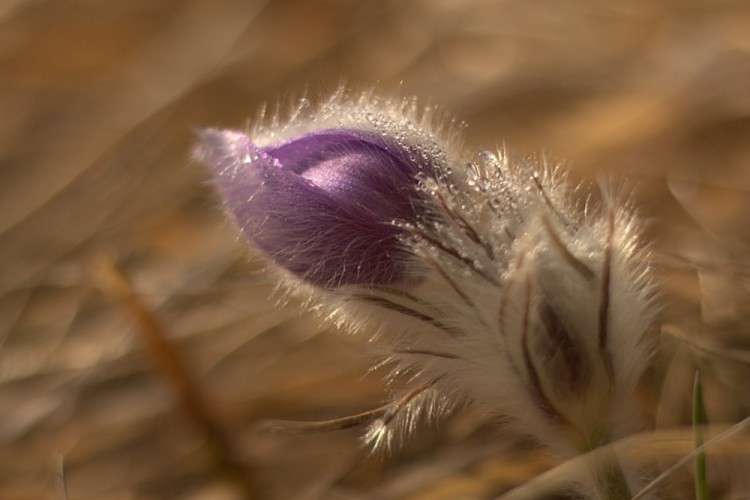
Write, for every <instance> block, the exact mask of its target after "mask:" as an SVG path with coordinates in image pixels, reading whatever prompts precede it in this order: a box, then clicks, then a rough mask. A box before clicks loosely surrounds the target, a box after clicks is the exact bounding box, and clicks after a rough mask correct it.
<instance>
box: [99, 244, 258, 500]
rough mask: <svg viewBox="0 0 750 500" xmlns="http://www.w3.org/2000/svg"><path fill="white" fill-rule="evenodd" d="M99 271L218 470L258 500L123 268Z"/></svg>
mask: <svg viewBox="0 0 750 500" xmlns="http://www.w3.org/2000/svg"><path fill="white" fill-rule="evenodd" d="M96 270H97V273H96V276H97V278H98V281H99V283H100V286H101V288H102V289H103V290H104V291H105V292H106V293H107V294H108V295H110V296H112V297H113V298H114V299H115V300H116V301H117V302H118V303H119V304H120V305H122V307H123V308H124V309H125V310H126V311H127V312H128V314H129V315H130V316H132V317H133V318H134V319H135V320H136V323H137V325H138V327H139V328H138V329H137V331H138V332H139V333H140V337H141V341H142V342H143V344H144V347H145V348H146V350H147V352H148V353H149V355H150V356H151V358H152V361H153V362H154V364H155V366H156V368H157V369H158V371H159V372H160V373H161V375H162V376H163V377H164V379H165V380H166V381H167V383H168V384H169V386H170V387H171V388H172V390H173V391H174V393H175V394H176V395H177V397H178V399H179V402H180V404H181V406H182V408H183V410H184V412H185V414H186V415H187V416H188V418H190V420H192V422H193V424H194V425H195V426H196V427H197V428H198V429H199V430H200V431H201V433H202V434H203V435H204V437H205V439H206V443H207V444H208V448H209V450H210V452H211V453H212V455H213V458H214V461H215V466H216V468H217V469H218V470H219V471H220V472H223V473H225V474H226V475H227V476H228V477H230V478H231V479H232V480H233V482H234V483H235V484H236V485H237V487H238V488H239V489H240V490H241V491H242V494H243V496H244V498H247V499H251V498H255V497H256V495H255V492H256V491H257V488H256V487H255V482H254V481H253V479H252V474H251V471H250V468H249V467H248V465H247V463H246V462H245V461H243V460H242V459H240V458H239V457H238V454H237V452H236V451H235V449H234V447H233V446H232V445H231V442H230V440H229V438H228V436H227V434H226V432H225V430H224V429H223V428H222V426H221V425H220V424H219V422H217V420H216V419H215V417H214V416H213V415H212V414H211V412H210V411H209V405H208V403H207V401H206V399H205V397H204V395H203V394H202V393H201V391H200V389H199V387H198V385H197V384H196V382H195V380H194V379H193V376H192V374H191V373H190V370H189V369H188V367H187V364H186V363H185V361H184V360H183V359H182V357H181V356H180V355H179V353H178V352H177V351H176V350H175V348H174V346H173V345H172V344H171V343H170V342H169V341H168V340H167V335H166V332H165V328H164V326H163V325H162V324H161V322H160V321H159V320H158V318H157V317H156V315H155V314H154V313H153V312H152V310H151V309H150V308H149V307H148V306H147V305H146V304H145V303H144V302H143V300H142V299H141V298H140V297H139V296H138V295H137V294H136V293H135V291H134V290H133V288H132V286H131V285H130V283H129V281H128V279H127V277H126V275H125V273H124V271H123V270H122V268H121V267H119V266H118V265H117V264H116V263H115V262H114V261H113V260H112V259H108V258H102V259H101V260H100V261H99V262H98V265H97V269H96Z"/></svg>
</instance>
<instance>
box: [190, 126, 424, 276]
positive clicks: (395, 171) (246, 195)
mask: <svg viewBox="0 0 750 500" xmlns="http://www.w3.org/2000/svg"><path fill="white" fill-rule="evenodd" d="M202 139H203V143H202V145H201V146H200V147H199V149H198V156H199V158H200V159H202V160H203V161H204V162H206V163H207V164H210V165H211V166H212V167H213V169H214V174H215V177H216V184H217V186H218V188H219V191H220V193H221V195H222V197H223V198H224V201H225V204H226V205H227V207H228V208H229V210H230V212H231V213H232V215H233V216H234V218H235V220H236V221H237V223H238V224H239V226H240V227H241V228H242V230H243V231H244V232H245V234H246V235H247V236H248V237H249V239H250V240H251V241H252V242H253V244H255V245H256V246H257V247H258V248H259V249H260V250H262V251H263V252H264V253H266V254H267V255H268V256H269V257H270V258H271V259H273V260H274V261H275V262H276V263H278V264H280V265H282V266H283V267H285V268H287V269H288V270H290V271H291V272H293V273H294V274H296V275H298V276H300V277H302V278H303V279H305V280H307V281H309V282H311V283H313V284H316V285H319V286H341V285H345V284H355V283H357V284H364V283H379V284H388V283H393V282H397V281H401V280H403V279H405V277H406V276H405V273H406V268H405V261H406V260H407V258H408V253H407V252H406V251H405V249H404V248H403V246H402V244H401V241H400V238H399V237H400V235H401V234H402V232H403V230H402V229H400V228H398V227H397V226H395V225H394V224H393V221H394V220H402V221H414V220H415V218H416V212H415V208H414V200H415V199H416V197H417V196H419V195H418V194H417V190H416V181H415V179H414V175H415V174H416V173H417V171H418V167H417V166H415V165H414V164H412V163H408V162H405V161H403V160H402V159H401V158H399V156H398V153H396V152H394V150H392V149H389V148H388V147H387V146H385V145H384V144H383V143H382V142H377V141H375V140H368V139H367V138H366V137H365V136H361V135H359V134H357V133H354V132H348V131H328V132H319V133H316V134H310V135H306V136H303V137H301V138H299V139H296V140H293V141H289V142H287V143H284V144H281V145H276V146H271V147H267V148H263V149H261V148H258V147H256V146H255V145H253V144H252V142H251V141H250V139H249V138H248V137H247V136H246V135H244V134H240V133H237V132H230V131H216V130H209V131H205V132H203V134H202Z"/></svg>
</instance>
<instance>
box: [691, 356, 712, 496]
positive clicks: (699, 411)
mask: <svg viewBox="0 0 750 500" xmlns="http://www.w3.org/2000/svg"><path fill="white" fill-rule="evenodd" d="M705 423H706V409H705V407H704V405H703V383H702V382H701V372H700V370H696V372H695V379H694V380H693V436H694V440H695V447H696V448H699V447H700V446H702V445H703V426H704V425H705ZM695 498H696V500H709V494H708V477H707V475H706V454H705V453H704V452H700V453H697V454H696V455H695Z"/></svg>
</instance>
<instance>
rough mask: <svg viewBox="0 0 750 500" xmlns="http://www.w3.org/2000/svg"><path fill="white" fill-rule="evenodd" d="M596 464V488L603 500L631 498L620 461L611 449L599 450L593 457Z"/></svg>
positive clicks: (625, 499)
mask: <svg viewBox="0 0 750 500" xmlns="http://www.w3.org/2000/svg"><path fill="white" fill-rule="evenodd" d="M594 459H595V460H596V463H594V464H592V465H593V466H594V471H595V472H594V473H595V475H596V486H597V488H598V489H599V492H600V493H601V498H603V499H605V500H627V499H630V498H632V497H633V494H632V493H631V491H630V487H629V486H628V481H627V479H626V478H625V473H624V472H623V470H622V466H621V465H620V461H619V460H618V459H617V455H616V454H615V451H614V450H613V449H612V448H611V447H606V448H605V449H603V450H601V453H596V454H595V455H594Z"/></svg>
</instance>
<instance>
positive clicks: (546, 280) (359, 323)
mask: <svg viewBox="0 0 750 500" xmlns="http://www.w3.org/2000/svg"><path fill="white" fill-rule="evenodd" d="M436 121H437V120H436V119H435V118H434V116H433V115H432V114H431V113H430V112H429V111H428V112H423V113H418V112H417V110H416V107H415V106H414V104H413V101H388V100H379V99H375V98H372V97H370V96H364V97H362V98H360V99H358V100H352V99H347V98H345V97H341V96H337V97H336V98H335V99H332V100H331V101H330V102H328V103H327V104H325V105H323V106H322V107H321V108H319V109H317V110H315V111H312V112H300V113H294V115H293V117H292V118H291V119H290V120H289V122H288V123H287V124H285V125H279V124H278V123H276V124H272V125H271V126H269V127H267V128H263V127H259V128H257V129H256V130H254V131H252V132H250V133H248V134H245V133H241V132H230V131H217V130H208V131H206V132H204V133H203V135H202V143H201V145H200V146H199V148H198V153H197V154H198V157H199V158H200V159H201V160H202V161H204V162H205V163H207V164H208V165H209V166H210V167H211V168H212V171H213V173H214V178H215V182H216V185H217V186H218V189H219V192H220V194H221V195H222V198H223V200H224V202H225V205H226V206H227V208H228V209H229V213H230V214H231V215H232V216H233V218H234V219H235V221H237V223H238V225H239V226H240V228H241V229H242V230H243V232H244V233H245V234H246V235H247V236H248V238H249V240H250V242H251V243H252V244H253V245H254V246H256V247H257V248H258V249H260V250H261V251H262V252H264V253H265V254H266V255H267V256H268V257H269V258H270V260H271V261H272V262H274V263H275V264H277V265H279V266H281V267H282V268H285V269H286V270H287V271H290V273H287V274H288V276H289V279H288V282H287V287H288V288H289V289H290V290H292V291H294V290H297V289H299V288H300V287H298V286H297V285H298V284H299V283H305V284H307V285H313V286H312V287H310V286H304V287H301V288H302V289H303V290H304V292H305V293H308V294H312V299H313V301H312V302H313V303H315V299H316V298H317V299H318V301H317V302H318V303H319V304H321V307H319V308H318V309H319V310H322V311H324V313H325V314H326V317H327V318H330V319H333V321H335V322H336V323H338V324H339V326H341V327H343V328H345V329H348V330H351V331H354V332H366V333H367V334H368V335H370V336H371V338H372V339H373V342H371V344H370V345H372V346H373V347H374V348H375V349H376V350H377V352H379V353H380V354H382V355H383V357H384V358H385V363H390V364H391V365H392V366H393V373H394V375H401V374H405V375H406V378H407V379H408V380H410V381H411V383H412V384H413V385H412V387H411V388H409V389H407V390H405V391H404V392H403V393H401V394H399V395H396V397H395V399H394V403H393V404H392V405H390V406H389V407H388V408H387V409H386V410H385V411H384V412H383V413H382V414H380V416H379V418H378V419H376V420H374V421H373V422H372V423H371V425H370V428H369V431H368V433H367V437H366V439H367V440H368V441H369V442H370V443H371V444H372V445H373V446H375V447H387V446H388V445H390V444H391V443H392V442H393V440H394V438H396V437H397V436H398V435H399V434H400V433H401V432H402V431H404V430H410V429H412V428H414V427H415V423H416V420H415V418H414V417H415V416H416V415H417V414H418V413H420V412H424V411H427V412H428V413H431V414H433V415H441V414H444V413H446V412H447V411H448V410H450V409H451V408H452V407H454V406H456V405H457V403H459V402H460V403H463V402H469V403H473V404H475V405H477V406H479V407H481V408H483V409H484V410H485V411H486V412H487V413H489V414H490V415H492V416H494V417H498V418H500V419H502V421H503V422H505V423H506V425H508V426H509V427H511V428H514V429H516V430H517V431H519V432H521V433H523V434H526V435H528V436H532V437H534V438H536V439H537V440H538V441H539V442H540V443H543V444H545V445H547V446H549V447H550V448H553V449H555V450H557V451H558V452H561V453H563V454H569V455H572V454H576V453H579V452H583V451H588V450H591V449H594V448H596V447H598V446H600V445H603V444H606V443H608V442H611V441H613V440H615V439H618V438H620V437H624V436H626V435H628V434H630V433H632V432H635V431H637V430H639V429H641V428H642V426H643V425H644V419H643V418H642V417H643V415H642V414H641V413H640V412H639V411H638V405H637V404H636V402H635V400H636V398H635V391H636V387H637V384H638V381H639V378H640V377H641V376H642V374H643V373H644V371H645V369H646V367H647V366H648V363H649V359H650V357H651V354H652V352H653V350H654V345H655V340H654V336H653V335H652V333H653V331H654V329H653V326H652V325H653V321H654V305H653V304H654V300H653V295H654V285H653V280H652V278H651V267H650V258H649V254H648V251H647V250H646V249H644V248H643V247H642V246H641V245H640V244H639V243H638V232H639V228H640V224H639V222H638V220H637V218H636V217H635V215H634V211H633V210H632V208H630V207H629V205H628V204H627V203H626V202H623V201H622V197H618V196H616V195H615V194H612V193H611V192H610V191H609V190H603V193H602V194H603V203H602V204H601V206H594V205H593V204H587V205H586V206H585V207H579V206H578V204H577V203H576V202H575V200H574V199H573V196H572V193H573V192H572V190H570V189H569V188H568V187H567V185H566V182H565V179H564V175H563V173H562V172H561V171H560V170H559V169H555V168H550V167H547V166H546V165H545V164H544V163H543V164H542V165H540V166H538V167H536V166H535V167H532V166H529V165H528V164H527V163H526V162H524V161H522V160H520V159H517V158H514V157H513V156H511V155H508V154H506V153H505V152H504V151H500V152H497V153H490V152H481V153H479V154H477V155H476V156H466V155H464V154H463V153H462V152H461V151H460V149H459V148H458V147H457V146H456V144H457V141H456V139H455V137H454V134H453V133H452V132H450V131H448V132H445V131H444V128H441V127H439V126H435V125H434V124H435V122H436ZM395 378H399V377H395ZM615 462H616V460H615ZM612 470H613V469H612V467H605V468H604V469H602V470H600V471H596V472H595V474H594V475H595V476H597V477H598V478H599V479H600V481H599V483H600V484H601V483H602V480H603V481H604V483H606V484H609V483H612V484H614V486H612V485H610V486H606V485H605V486H603V487H601V488H599V489H600V490H601V491H602V492H603V494H604V495H605V496H609V497H613V498H614V497H617V496H618V495H621V494H624V493H623V492H624V491H627V488H628V485H627V484H625V482H624V480H623V478H622V477H621V476H618V475H617V474H612V473H611V471H612ZM602 471H604V472H602ZM608 482H609V483H608Z"/></svg>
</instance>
